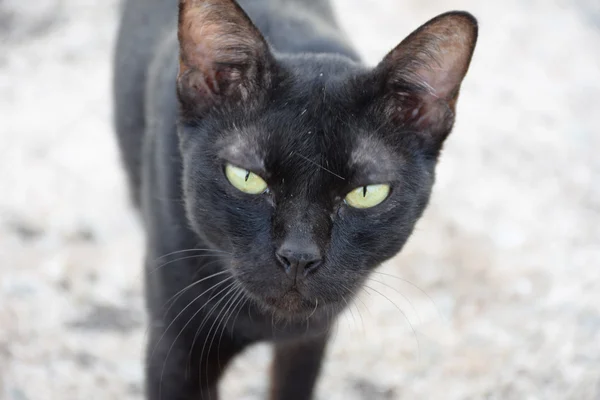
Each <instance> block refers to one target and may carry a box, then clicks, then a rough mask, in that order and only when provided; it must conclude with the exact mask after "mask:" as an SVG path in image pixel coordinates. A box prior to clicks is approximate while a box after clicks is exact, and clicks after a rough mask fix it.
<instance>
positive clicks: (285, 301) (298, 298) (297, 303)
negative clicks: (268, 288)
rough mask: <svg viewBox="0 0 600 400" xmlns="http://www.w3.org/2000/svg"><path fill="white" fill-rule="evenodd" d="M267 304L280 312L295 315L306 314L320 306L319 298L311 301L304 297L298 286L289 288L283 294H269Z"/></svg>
mask: <svg viewBox="0 0 600 400" xmlns="http://www.w3.org/2000/svg"><path fill="white" fill-rule="evenodd" d="M264 302H265V303H266V305H267V306H269V307H271V308H274V309H276V310H277V311H279V312H283V313H285V314H288V315H289V314H293V315H304V314H307V313H311V312H314V311H316V309H317V308H318V306H319V303H318V301H317V300H314V301H311V300H309V299H307V298H306V297H304V296H303V295H302V293H300V292H299V291H298V289H296V288H291V289H289V290H287V291H286V292H285V293H284V294H283V295H281V296H277V297H275V296H267V297H265V298H264Z"/></svg>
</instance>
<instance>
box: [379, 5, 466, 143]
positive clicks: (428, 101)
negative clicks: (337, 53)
mask: <svg viewBox="0 0 600 400" xmlns="http://www.w3.org/2000/svg"><path fill="white" fill-rule="evenodd" d="M476 41H477V20H476V19H475V18H474V17H473V16H472V15H471V14H469V13H466V12H458V11H454V12H449V13H446V14H442V15H439V16H437V17H435V18H434V19H432V20H431V21H429V22H427V23H425V24H424V25H422V26H421V27H420V28H418V29H417V30H416V31H414V32H413V33H411V34H410V35H409V36H408V37H407V38H406V39H404V40H403V41H402V43H400V44H399V45H398V46H397V47H396V48H395V49H394V50H392V51H391V52H390V53H388V55H387V56H386V57H385V58H384V59H383V61H382V62H381V63H380V64H379V65H378V66H377V67H376V69H375V73H376V74H377V75H378V76H379V77H382V78H383V80H384V91H385V95H384V98H385V100H384V101H385V110H386V113H387V114H388V115H389V116H390V117H391V118H392V120H393V121H394V123H398V124H400V125H402V126H403V127H405V128H408V129H411V130H416V131H418V132H419V133H420V134H421V135H422V136H424V139H425V141H426V143H429V144H430V145H433V146H434V147H435V149H436V150H439V148H440V147H441V145H442V143H443V141H444V139H445V138H446V137H447V136H448V134H449V133H450V131H451V130H452V126H453V124H454V114H455V107H456V101H457V99H458V93H459V91H460V85H461V82H462V80H463V78H464V77H465V74H466V73H467V70H468V68H469V64H470V62H471V57H472V55H473V51H474V49H475V43H476Z"/></svg>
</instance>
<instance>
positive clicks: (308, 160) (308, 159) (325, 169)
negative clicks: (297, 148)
mask: <svg viewBox="0 0 600 400" xmlns="http://www.w3.org/2000/svg"><path fill="white" fill-rule="evenodd" d="M292 154H296V155H297V156H298V157H300V158H302V159H304V160H306V161H307V162H309V163H311V164H313V165H315V166H317V167H319V168H321V169H322V170H324V171H327V172H329V173H330V174H331V175H333V176H335V177H338V178H340V179H341V180H343V181H345V180H346V178H344V177H343V176H340V175H338V174H336V173H335V172H333V171H332V170H330V169H327V168H325V167H324V166H322V165H321V164H319V163H316V162H314V161H313V160H311V159H310V158H308V157H305V156H303V155H302V154H300V153H296V152H294V151H292V152H291V153H290V155H292Z"/></svg>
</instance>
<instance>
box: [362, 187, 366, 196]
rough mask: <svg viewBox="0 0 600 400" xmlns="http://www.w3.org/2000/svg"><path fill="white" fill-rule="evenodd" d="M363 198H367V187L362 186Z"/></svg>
mask: <svg viewBox="0 0 600 400" xmlns="http://www.w3.org/2000/svg"><path fill="white" fill-rule="evenodd" d="M363 197H367V187H366V186H363Z"/></svg>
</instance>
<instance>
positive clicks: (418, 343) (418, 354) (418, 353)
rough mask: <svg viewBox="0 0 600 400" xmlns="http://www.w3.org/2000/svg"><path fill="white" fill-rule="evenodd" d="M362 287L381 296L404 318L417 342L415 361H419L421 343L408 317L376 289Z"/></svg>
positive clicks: (366, 286)
mask: <svg viewBox="0 0 600 400" xmlns="http://www.w3.org/2000/svg"><path fill="white" fill-rule="evenodd" d="M364 287H365V288H366V289H370V290H372V291H374V292H375V293H378V294H379V295H381V296H382V297H383V298H385V299H386V300H387V301H389V302H390V303H391V304H392V305H393V306H394V307H396V309H397V310H398V311H399V312H400V314H402V315H403V316H404V318H405V319H406V322H408V325H409V326H410V329H411V330H412V333H413V336H414V337H415V340H416V341H417V360H418V361H420V360H421V343H420V342H419V337H418V336H417V331H416V330H415V328H414V327H413V325H412V323H411V322H410V319H408V317H407V316H406V314H405V313H404V311H402V309H400V307H398V305H397V304H396V303H394V302H393V301H392V300H390V298H389V297H387V296H386V295H384V294H383V293H381V292H380V291H378V290H377V289H373V288H372V287H370V286H368V285H364Z"/></svg>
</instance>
